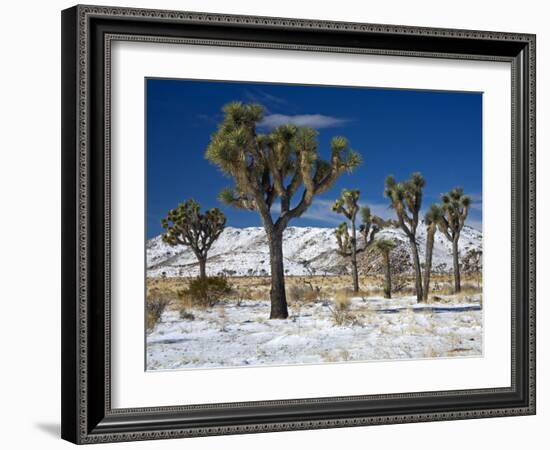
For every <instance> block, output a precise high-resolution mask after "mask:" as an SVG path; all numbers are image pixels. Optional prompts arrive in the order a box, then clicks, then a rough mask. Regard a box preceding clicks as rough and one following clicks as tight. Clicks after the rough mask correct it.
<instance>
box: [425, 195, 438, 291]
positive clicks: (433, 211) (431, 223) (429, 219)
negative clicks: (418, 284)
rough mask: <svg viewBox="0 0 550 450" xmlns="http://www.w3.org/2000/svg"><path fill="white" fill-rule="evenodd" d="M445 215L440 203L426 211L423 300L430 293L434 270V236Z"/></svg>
mask: <svg viewBox="0 0 550 450" xmlns="http://www.w3.org/2000/svg"><path fill="white" fill-rule="evenodd" d="M442 217H443V210H442V209H441V207H440V206H439V205H432V206H430V210H429V211H428V212H427V213H426V217H425V219H424V221H425V223H426V261H425V264H424V288H423V292H422V293H423V297H422V298H423V300H424V301H427V300H428V293H429V292H430V274H431V271H432V254H433V249H434V237H435V233H436V231H437V228H438V226H441V219H442Z"/></svg>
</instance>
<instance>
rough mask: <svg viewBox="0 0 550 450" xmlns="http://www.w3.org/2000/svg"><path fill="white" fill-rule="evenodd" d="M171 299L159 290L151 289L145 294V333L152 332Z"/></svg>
mask: <svg viewBox="0 0 550 450" xmlns="http://www.w3.org/2000/svg"><path fill="white" fill-rule="evenodd" d="M171 301H172V299H171V298H170V297H168V296H166V295H165V294H164V293H162V292H161V291H159V290H155V289H151V290H150V291H149V292H148V293H147V302H146V308H145V309H146V313H147V331H151V330H153V328H155V326H156V324H157V323H159V322H160V319H161V317H162V313H163V312H164V311H165V310H166V308H167V307H168V305H169V304H170V303H171Z"/></svg>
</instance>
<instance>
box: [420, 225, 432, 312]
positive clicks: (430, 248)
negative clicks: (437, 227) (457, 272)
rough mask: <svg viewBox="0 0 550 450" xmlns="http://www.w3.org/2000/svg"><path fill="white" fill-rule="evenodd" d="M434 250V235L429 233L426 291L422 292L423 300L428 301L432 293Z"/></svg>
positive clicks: (425, 270) (427, 238) (425, 269)
mask: <svg viewBox="0 0 550 450" xmlns="http://www.w3.org/2000/svg"><path fill="white" fill-rule="evenodd" d="M433 249H434V233H430V231H428V235H427V237H426V264H425V265H424V266H425V267H424V290H423V291H422V299H423V300H424V301H428V294H429V292H430V275H431V272H432V255H433Z"/></svg>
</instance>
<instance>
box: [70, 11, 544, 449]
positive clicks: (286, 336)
mask: <svg viewBox="0 0 550 450" xmlns="http://www.w3.org/2000/svg"><path fill="white" fill-rule="evenodd" d="M62 110H63V113H62V123H63V125H62V147H63V148H62V164H63V166H62V177H63V180H62V191H63V198H62V204H63V208H62V211H63V212H62V214H63V217H62V224H63V239H62V241H63V242H62V244H63V248H62V257H63V267H62V274H63V279H62V437H63V438H64V439H67V440H69V441H71V442H74V443H79V444H83V443H98V442H110V441H132V440H142V439H165V438H176V437H193V436H207V435H217V434H230V433H256V432H268V431H283V430H300V429H313V428H328V427H348V426H363V425H376V424H391V423H403V422H422V421H438V420H454V419H468V418H484V417H496V416H510V415H528V414H534V413H535V36H534V35H531V34H515V33H507V32H486V31H469V30H450V29H433V28H419V27H405V26H394V25H375V24H365V23H344V22H329V21H316V20H315V21H314V20H303V19H281V18H271V17H251V16H232V15H216V14H204V13H191V12H179V11H157V10H144V9H128V8H112V7H99V6H97V7H96V6H75V7H73V8H70V9H67V10H65V11H63V12H62Z"/></svg>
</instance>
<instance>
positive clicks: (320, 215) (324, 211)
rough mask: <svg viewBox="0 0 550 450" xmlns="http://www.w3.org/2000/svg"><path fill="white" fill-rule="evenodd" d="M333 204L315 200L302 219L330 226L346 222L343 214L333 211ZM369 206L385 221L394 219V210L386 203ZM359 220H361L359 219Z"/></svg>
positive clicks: (327, 200) (325, 200)
mask: <svg viewBox="0 0 550 450" xmlns="http://www.w3.org/2000/svg"><path fill="white" fill-rule="evenodd" d="M333 204H334V200H329V199H326V198H318V199H315V200H314V201H313V203H312V204H311V206H310V207H309V208H308V209H307V211H306V212H305V213H304V214H302V216H301V218H302V219H307V220H314V221H318V222H323V223H326V224H330V225H337V224H339V223H342V222H344V221H345V220H346V219H345V217H344V216H342V215H341V214H336V213H335V212H334V211H332V205H333ZM368 205H369V207H370V209H371V213H372V214H374V215H376V216H379V217H382V218H383V219H389V218H391V217H393V214H392V210H391V209H390V208H389V207H388V205H386V204H384V203H369V204H368ZM361 206H364V205H361ZM358 220H360V219H359V218H358Z"/></svg>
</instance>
